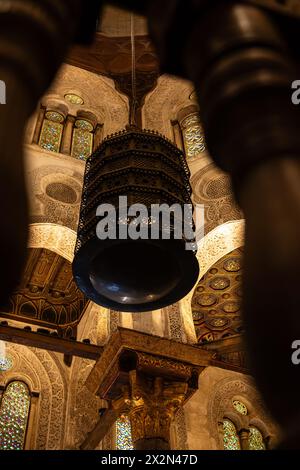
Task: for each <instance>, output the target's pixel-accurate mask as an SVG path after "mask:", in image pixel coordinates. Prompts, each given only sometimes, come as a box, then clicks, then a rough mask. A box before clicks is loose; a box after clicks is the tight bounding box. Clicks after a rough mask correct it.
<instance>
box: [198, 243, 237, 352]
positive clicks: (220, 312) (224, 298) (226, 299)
mask: <svg viewBox="0 0 300 470" xmlns="http://www.w3.org/2000/svg"><path fill="white" fill-rule="evenodd" d="M242 254H243V250H242V248H238V249H236V250H234V251H232V252H231V253H229V254H228V255H226V256H224V257H223V258H222V259H221V260H219V261H218V262H217V263H215V264H214V265H213V267H212V268H211V269H210V270H209V271H208V272H207V273H206V274H205V275H204V276H203V277H202V279H201V280H200V282H199V284H198V285H197V288H196V290H195V293H194V296H193V300H192V312H193V319H194V324H195V329H196V333H197V340H198V343H206V342H211V341H216V340H218V339H221V338H225V337H228V336H232V335H234V334H238V333H241V332H242V329H243V327H242V322H241V317H240V306H241V295H242V293H241V279H242Z"/></svg>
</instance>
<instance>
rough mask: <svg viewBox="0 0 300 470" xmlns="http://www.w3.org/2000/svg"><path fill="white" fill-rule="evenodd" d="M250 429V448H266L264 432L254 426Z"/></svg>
mask: <svg viewBox="0 0 300 470" xmlns="http://www.w3.org/2000/svg"><path fill="white" fill-rule="evenodd" d="M249 430H250V433H249V450H266V445H265V443H264V439H263V436H262V433H261V432H260V431H259V430H258V429H257V428H255V427H253V426H252V427H250V429H249Z"/></svg>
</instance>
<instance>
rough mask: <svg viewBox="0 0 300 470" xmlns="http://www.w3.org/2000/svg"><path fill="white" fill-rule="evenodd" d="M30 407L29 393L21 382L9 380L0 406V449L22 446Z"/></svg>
mask: <svg viewBox="0 0 300 470" xmlns="http://www.w3.org/2000/svg"><path fill="white" fill-rule="evenodd" d="M29 408H30V393H29V390H28V387H27V385H26V384H24V383H23V382H19V381H15V382H10V383H9V384H8V386H7V387H6V389H5V392H4V393H3V396H2V400H1V406H0V450H22V449H23V448H24V443H25V436H26V429H27V422H28V416H29Z"/></svg>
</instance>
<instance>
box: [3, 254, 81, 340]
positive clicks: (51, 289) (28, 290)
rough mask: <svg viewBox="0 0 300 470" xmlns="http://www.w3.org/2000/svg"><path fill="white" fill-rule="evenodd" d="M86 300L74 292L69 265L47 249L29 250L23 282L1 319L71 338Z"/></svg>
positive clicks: (75, 289)
mask: <svg viewBox="0 0 300 470" xmlns="http://www.w3.org/2000/svg"><path fill="white" fill-rule="evenodd" d="M86 304H87V300H86V299H85V297H84V295H83V294H82V293H81V291H80V290H79V289H78V288H77V286H76V284H75V281H74V279H73V275H72V266H71V263H70V262H69V261H67V260H66V259H64V258H62V257H61V256H59V255H57V254H56V253H53V252H52V251H49V250H46V249H35V248H34V249H29V250H28V259H27V263H26V267H25V270H24V274H23V277H22V281H21V283H20V285H19V287H18V289H16V291H15V293H14V294H13V296H12V297H11V299H10V301H9V303H8V305H6V306H3V307H2V308H0V315H1V317H5V318H10V319H13V320H19V321H22V322H25V323H32V324H37V325H40V326H43V327H48V328H55V329H57V330H58V331H59V332H60V333H61V334H62V335H63V336H65V333H66V331H67V330H68V331H69V333H68V334H73V329H74V327H76V325H77V324H78V322H79V321H80V319H81V316H82V314H83V312H84V309H85V306H86Z"/></svg>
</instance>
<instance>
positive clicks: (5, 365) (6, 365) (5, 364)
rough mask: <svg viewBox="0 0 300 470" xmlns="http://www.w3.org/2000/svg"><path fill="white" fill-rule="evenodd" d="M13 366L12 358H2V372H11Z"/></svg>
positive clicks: (0, 362)
mask: <svg viewBox="0 0 300 470" xmlns="http://www.w3.org/2000/svg"><path fill="white" fill-rule="evenodd" d="M12 366H13V360H12V358H11V357H9V356H6V357H0V371H1V372H6V371H7V370H10V369H11V368H12Z"/></svg>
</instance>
